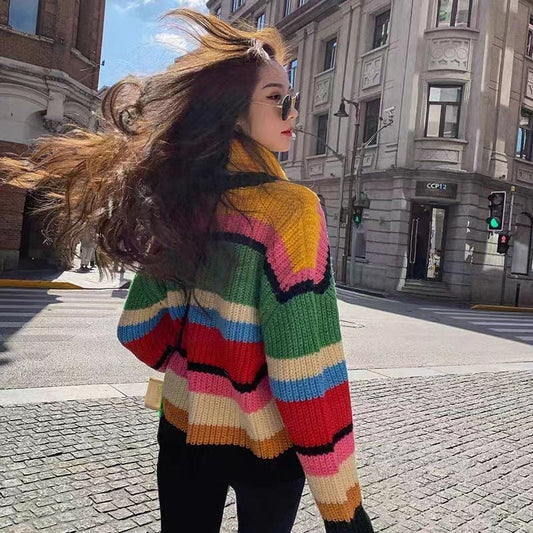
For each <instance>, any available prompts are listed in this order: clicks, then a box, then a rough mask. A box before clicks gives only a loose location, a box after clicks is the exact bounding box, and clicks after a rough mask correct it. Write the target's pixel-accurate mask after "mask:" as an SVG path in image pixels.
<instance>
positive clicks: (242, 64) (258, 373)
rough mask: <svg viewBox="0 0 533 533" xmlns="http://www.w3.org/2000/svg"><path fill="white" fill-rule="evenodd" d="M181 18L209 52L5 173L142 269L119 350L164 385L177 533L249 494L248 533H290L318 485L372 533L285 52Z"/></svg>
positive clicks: (139, 83) (163, 483) (139, 85)
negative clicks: (45, 194)
mask: <svg viewBox="0 0 533 533" xmlns="http://www.w3.org/2000/svg"><path fill="white" fill-rule="evenodd" d="M171 15H172V17H174V18H175V19H176V20H177V22H178V23H179V24H181V27H182V29H184V30H186V31H188V33H189V36H190V37H192V38H194V39H195V40H196V44H197V46H196V48H194V49H193V50H192V51H191V52H189V53H187V54H186V55H184V56H182V57H181V58H180V59H179V60H178V61H177V62H176V63H175V64H173V65H170V66H169V67H168V69H167V70H166V71H165V72H163V73H161V74H156V75H153V76H150V77H147V78H144V79H134V78H129V79H127V80H125V81H124V82H122V83H119V84H117V85H116V86H114V87H112V88H111V89H110V90H109V92H108V93H107V95H106V97H105V98H104V101H103V111H104V116H105V117H106V118H107V119H108V121H109V124H111V125H113V126H114V128H115V129H114V130H112V131H111V130H110V131H108V132H106V133H90V132H87V131H80V130H78V131H75V132H73V133H69V134H68V135H67V136H63V137H61V138H50V139H46V140H44V141H42V144H41V145H40V148H39V149H38V151H37V152H36V154H34V156H33V157H32V159H31V161H30V163H33V171H31V165H28V164H25V165H23V164H20V165H18V164H17V163H16V162H14V161H5V160H4V162H3V163H2V165H1V166H0V169H3V170H5V171H6V172H7V174H8V176H10V177H11V179H14V178H18V179H19V181H21V182H23V183H25V184H26V185H28V186H31V185H34V184H36V183H37V184H41V185H43V186H44V185H46V184H50V183H55V182H53V181H52V179H57V176H58V175H60V176H63V178H64V182H65V183H64V189H63V191H64V194H63V196H62V197H61V198H62V204H61V205H60V206H59V208H58V204H57V194H56V196H55V197H54V198H55V200H54V201H55V202H56V203H55V204H54V205H52V206H51V209H53V210H55V211H54V212H56V213H58V225H57V227H58V241H59V242H60V243H62V244H68V243H71V242H72V239H74V238H76V236H77V235H79V224H82V225H83V223H84V220H85V219H84V216H85V217H88V216H89V215H90V218H91V219H92V220H94V221H96V225H95V227H96V231H97V232H98V246H99V249H100V250H102V251H103V264H102V265H101V266H102V267H103V268H106V267H107V268H109V267H110V265H112V264H113V263H112V262H113V261H119V262H120V263H121V264H124V265H126V266H127V267H128V268H130V269H132V270H137V271H138V274H137V275H136V277H135V279H134V281H133V283H132V286H131V288H130V291H129V294H128V299H127V301H126V304H125V308H124V312H123V314H122V316H121V319H120V325H119V328H118V335H119V339H120V341H121V342H122V343H123V344H124V345H125V346H126V347H127V348H128V349H130V350H131V351H132V352H133V353H134V354H135V355H136V356H137V357H138V358H139V359H140V360H141V361H143V362H144V363H146V364H147V365H149V366H150V367H151V368H154V369H157V370H159V371H162V372H165V380H164V385H163V411H162V417H161V420H160V425H159V433H158V442H159V446H160V450H159V459H158V465H157V476H158V488H159V499H160V508H161V519H162V531H163V532H177V531H184V532H199V533H211V532H217V531H219V529H220V527H221V521H222V515H223V511H224V503H225V499H226V494H227V491H228V487H229V486H231V487H233V488H234V490H235V492H236V498H237V515H238V520H239V531H240V532H241V533H267V532H268V533H288V532H289V531H291V528H292V526H293V524H294V520H295V517H296V512H297V509H298V504H299V501H300V497H301V494H302V489H303V486H304V481H305V478H307V481H308V483H309V486H310V488H311V491H312V493H313V495H314V498H315V500H316V503H317V505H318V508H319V510H320V513H321V514H322V517H323V519H324V523H325V527H326V531H328V532H339V533H340V532H358V533H367V532H371V531H372V526H371V523H370V521H369V519H368V516H367V514H366V513H365V511H364V509H363V506H362V499H361V490H360V485H359V481H358V478H357V473H356V465H355V454H354V438H353V421H352V411H351V406H350V394H349V387H348V379H347V370H346V363H345V360H344V354H343V348H342V343H341V334H340V326H339V315H338V309H337V301H336V294H335V284H334V280H333V275H332V269H331V264H330V254H329V246H328V237H327V231H326V223H325V219H324V214H323V210H322V208H321V206H320V202H319V200H318V198H317V196H316V194H315V193H313V192H312V191H310V190H309V189H308V188H306V187H304V186H302V185H298V184H295V183H291V182H289V181H288V179H287V177H286V176H285V174H284V172H283V170H282V168H281V166H280V165H279V163H278V161H277V159H276V158H275V157H274V155H273V153H272V152H277V151H280V152H285V151H287V150H288V149H289V146H290V143H291V140H292V137H293V134H292V131H293V127H294V123H295V121H296V119H297V117H298V107H299V97H298V96H297V95H292V94H291V93H290V90H289V81H288V77H287V73H286V71H285V69H284V67H283V65H284V63H285V60H286V57H285V48H284V44H283V41H282V39H281V37H280V35H279V34H278V32H277V31H276V30H275V29H272V28H266V29H263V30H260V31H255V30H249V31H247V30H244V29H236V28H234V27H232V26H230V25H228V24H226V23H225V22H223V21H222V20H219V19H218V18H216V17H207V16H204V15H201V14H199V13H196V12H194V11H191V10H187V9H179V10H175V11H173V12H172V13H171ZM88 161H91V164H90V165H89V164H85V163H87V162H88ZM48 176H53V177H54V178H48ZM96 184H97V186H96ZM56 192H57V191H56ZM110 202H112V205H113V212H112V215H111V216H108V212H109V210H108V206H109V203H110ZM72 205H76V206H77V207H78V209H76V210H74V209H69V207H71V206H72ZM80 206H81V209H80ZM72 213H84V216H82V217H79V216H78V215H76V216H75V217H74V215H73V214H72Z"/></svg>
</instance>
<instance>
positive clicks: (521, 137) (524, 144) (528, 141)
mask: <svg viewBox="0 0 533 533" xmlns="http://www.w3.org/2000/svg"><path fill="white" fill-rule="evenodd" d="M516 157H519V158H520V159H525V160H526V161H533V129H529V128H519V129H518V141H517V143H516Z"/></svg>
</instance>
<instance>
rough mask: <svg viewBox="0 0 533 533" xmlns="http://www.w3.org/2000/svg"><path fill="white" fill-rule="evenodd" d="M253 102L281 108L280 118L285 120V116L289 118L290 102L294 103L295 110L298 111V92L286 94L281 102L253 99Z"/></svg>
mask: <svg viewBox="0 0 533 533" xmlns="http://www.w3.org/2000/svg"><path fill="white" fill-rule="evenodd" d="M254 103H256V104H263V105H269V106H272V107H279V108H280V109H281V120H287V118H289V113H290V112H291V104H292V105H294V109H296V111H300V93H296V94H295V95H294V96H291V95H290V94H287V95H286V96H284V97H283V100H282V101H281V104H269V103H267V102H258V101H254Z"/></svg>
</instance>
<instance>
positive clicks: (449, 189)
mask: <svg viewBox="0 0 533 533" xmlns="http://www.w3.org/2000/svg"><path fill="white" fill-rule="evenodd" d="M416 195H417V196H431V197H432V198H457V183H446V182H442V181H418V180H417V182H416Z"/></svg>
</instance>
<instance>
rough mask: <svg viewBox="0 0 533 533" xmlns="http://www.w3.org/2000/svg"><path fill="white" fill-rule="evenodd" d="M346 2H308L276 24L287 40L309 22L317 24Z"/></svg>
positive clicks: (330, 0)
mask: <svg viewBox="0 0 533 533" xmlns="http://www.w3.org/2000/svg"><path fill="white" fill-rule="evenodd" d="M345 1H346V0H309V1H308V2H307V3H305V4H304V5H303V6H300V7H299V8H298V9H296V10H295V11H293V12H292V13H290V14H289V15H287V16H286V17H284V18H282V19H281V20H280V21H278V23H277V24H276V28H277V29H278V30H279V31H280V32H281V34H282V35H283V36H284V37H285V38H288V37H290V36H292V35H293V34H294V33H295V32H296V31H297V30H299V29H300V28H302V27H303V26H306V25H307V24H309V23H310V22H318V21H319V20H321V19H323V18H324V17H326V16H327V15H329V14H331V13H333V12H334V11H336V10H337V9H339V6H340V5H341V4H342V3H344V2H345Z"/></svg>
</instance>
